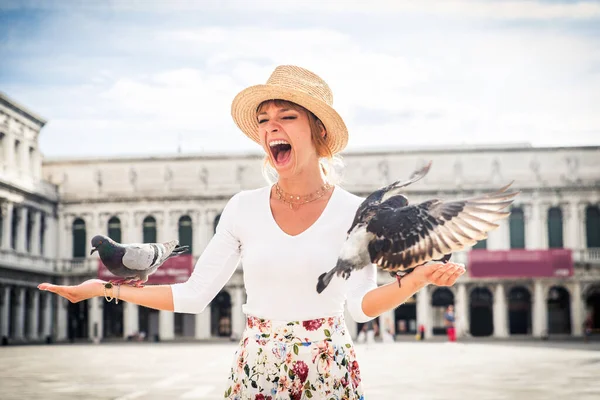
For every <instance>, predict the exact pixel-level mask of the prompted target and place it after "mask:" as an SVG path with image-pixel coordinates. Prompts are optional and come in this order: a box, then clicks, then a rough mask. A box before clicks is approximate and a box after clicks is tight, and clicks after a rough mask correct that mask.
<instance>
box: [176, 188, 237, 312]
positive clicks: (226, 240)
mask: <svg viewBox="0 0 600 400" xmlns="http://www.w3.org/2000/svg"><path fill="white" fill-rule="evenodd" d="M239 196H240V194H239V193H238V194H236V195H234V196H233V197H232V198H231V199H230V200H229V202H228V203H227V205H226V206H225V209H224V210H223V212H222V213H221V218H220V219H219V223H218V225H217V228H216V232H215V235H214V236H213V237H212V239H211V240H210V242H209V243H208V246H207V247H206V249H205V250H204V252H202V254H201V255H200V257H199V258H198V261H197V262H196V265H195V266H194V271H193V272H192V275H191V276H190V278H189V279H188V280H187V281H186V282H184V283H178V284H173V285H171V289H172V292H173V307H174V311H175V312H178V313H189V314H197V313H201V312H202V311H204V309H205V308H206V306H208V304H210V302H211V301H212V300H213V299H214V298H215V296H216V295H217V294H218V293H219V291H221V289H222V288H223V287H224V286H225V284H226V283H227V282H228V281H229V279H230V278H231V276H232V275H233V273H234V272H235V270H236V268H237V265H238V263H239V261H240V245H241V244H240V241H239V239H238V237H237V235H236V227H235V221H236V220H237V219H238V218H240V216H239V215H238V203H239Z"/></svg>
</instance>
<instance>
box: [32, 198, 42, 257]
mask: <svg viewBox="0 0 600 400" xmlns="http://www.w3.org/2000/svg"><path fill="white" fill-rule="evenodd" d="M30 212H32V213H33V226H32V227H31V254H33V255H34V256H39V255H41V254H42V251H41V248H40V226H41V223H42V212H41V211H40V210H33V209H32V210H30Z"/></svg>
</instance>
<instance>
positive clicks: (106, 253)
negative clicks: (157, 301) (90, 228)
mask: <svg viewBox="0 0 600 400" xmlns="http://www.w3.org/2000/svg"><path fill="white" fill-rule="evenodd" d="M187 250H189V246H179V241H178V240H171V241H169V242H165V243H143V244H142V243H133V244H120V243H117V242H115V241H114V240H112V239H111V238H109V237H107V236H104V235H96V236H94V237H93V238H92V251H91V252H90V255H92V254H94V252H95V251H98V255H99V256H100V259H101V260H102V263H103V264H104V265H105V266H106V268H107V269H108V270H109V271H110V272H112V273H113V274H115V275H117V276H119V277H121V278H122V279H119V280H116V281H112V280H111V281H110V282H111V283H113V284H116V283H127V284H130V283H133V284H134V285H133V286H137V287H142V286H143V283H145V282H146V281H147V280H148V276H149V275H152V274H153V273H154V272H156V270H157V269H158V267H160V266H161V265H162V264H163V263H164V262H165V261H166V260H167V259H169V258H171V257H175V256H179V255H181V254H183V253H185V252H186V251H187Z"/></svg>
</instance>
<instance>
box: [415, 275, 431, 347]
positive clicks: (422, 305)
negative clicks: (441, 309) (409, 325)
mask: <svg viewBox="0 0 600 400" xmlns="http://www.w3.org/2000/svg"><path fill="white" fill-rule="evenodd" d="M421 325H424V326H425V339H426V340H427V339H431V336H432V333H433V326H432V325H433V324H432V321H431V294H430V293H429V286H425V287H424V288H423V289H421V290H419V293H417V332H418V331H419V327H420V326H421Z"/></svg>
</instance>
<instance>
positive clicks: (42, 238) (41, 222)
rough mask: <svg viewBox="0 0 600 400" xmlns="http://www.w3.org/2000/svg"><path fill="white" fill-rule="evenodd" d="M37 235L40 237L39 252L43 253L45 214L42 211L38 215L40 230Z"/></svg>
mask: <svg viewBox="0 0 600 400" xmlns="http://www.w3.org/2000/svg"><path fill="white" fill-rule="evenodd" d="M38 235H39V238H40V254H42V255H44V254H45V253H44V252H45V247H44V240H45V238H46V215H45V214H44V213H42V216H41V217H40V231H39V232H38Z"/></svg>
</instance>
